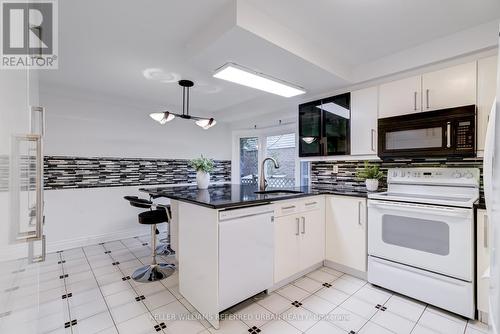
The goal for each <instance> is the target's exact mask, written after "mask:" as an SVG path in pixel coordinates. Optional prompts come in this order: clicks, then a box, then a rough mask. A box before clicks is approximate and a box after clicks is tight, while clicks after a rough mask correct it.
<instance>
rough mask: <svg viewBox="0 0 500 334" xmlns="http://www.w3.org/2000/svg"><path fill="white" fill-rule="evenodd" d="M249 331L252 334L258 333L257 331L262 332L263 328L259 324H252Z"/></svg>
mask: <svg viewBox="0 0 500 334" xmlns="http://www.w3.org/2000/svg"><path fill="white" fill-rule="evenodd" d="M248 332H249V333H250V334H257V333H260V332H261V330H260V328H258V327H257V326H252V327H251V328H249V329H248Z"/></svg>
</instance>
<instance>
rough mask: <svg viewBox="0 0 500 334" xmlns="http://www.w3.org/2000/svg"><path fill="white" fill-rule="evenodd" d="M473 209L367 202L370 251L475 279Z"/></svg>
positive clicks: (377, 254) (407, 262)
mask: <svg viewBox="0 0 500 334" xmlns="http://www.w3.org/2000/svg"><path fill="white" fill-rule="evenodd" d="M473 227H474V221H473V210H472V209H464V208H452V207H444V206H434V205H426V204H413V203H403V202H391V201H380V200H369V201H368V254H369V255H372V256H376V257H380V258H383V259H386V260H391V261H395V262H399V263H402V264H406V265H410V266H413V267H417V268H421V269H425V270H429V271H432V272H436V273H440V274H444V275H447V276H450V277H455V278H458V279H462V280H465V281H472V276H473V269H474V267H473V266H474V262H473V236H474V233H473Z"/></svg>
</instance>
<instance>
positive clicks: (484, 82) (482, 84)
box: [477, 56, 497, 154]
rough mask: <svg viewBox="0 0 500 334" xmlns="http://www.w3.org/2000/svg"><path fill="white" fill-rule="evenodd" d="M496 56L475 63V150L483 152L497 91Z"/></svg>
mask: <svg viewBox="0 0 500 334" xmlns="http://www.w3.org/2000/svg"><path fill="white" fill-rule="evenodd" d="M496 74H497V56H492V57H488V58H482V59H479V60H478V62H477V150H478V151H479V152H478V153H479V154H482V151H484V141H485V138H486V129H487V127H488V117H489V115H490V111H491V108H492V106H493V101H494V100H495V96H496V89H497V75H496Z"/></svg>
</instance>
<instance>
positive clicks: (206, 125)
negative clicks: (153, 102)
mask: <svg viewBox="0 0 500 334" xmlns="http://www.w3.org/2000/svg"><path fill="white" fill-rule="evenodd" d="M179 86H181V87H182V114H175V113H172V112H169V111H163V112H154V113H151V114H149V117H151V118H152V119H154V120H155V121H157V122H158V123H160V124H162V125H163V124H166V123H167V122H170V121H171V120H173V119H174V118H175V117H180V118H182V119H191V120H193V121H195V123H196V125H198V126H199V127H201V128H202V129H204V130H207V129H210V128H211V127H212V126H214V125H215V124H217V122H216V121H215V119H213V118H206V117H198V116H191V115H190V114H189V88H191V87H193V86H194V83H193V82H192V81H190V80H179Z"/></svg>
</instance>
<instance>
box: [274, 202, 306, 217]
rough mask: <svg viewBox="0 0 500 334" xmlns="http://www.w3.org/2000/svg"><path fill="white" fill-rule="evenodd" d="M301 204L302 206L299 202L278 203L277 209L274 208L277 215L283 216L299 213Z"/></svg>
mask: <svg viewBox="0 0 500 334" xmlns="http://www.w3.org/2000/svg"><path fill="white" fill-rule="evenodd" d="M299 206H300V203H299V202H284V203H277V204H276V209H275V210H274V212H275V216H276V217H281V216H286V215H291V214H294V213H297V212H299V210H300V207H299Z"/></svg>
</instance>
